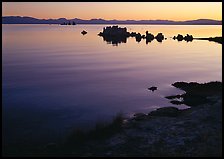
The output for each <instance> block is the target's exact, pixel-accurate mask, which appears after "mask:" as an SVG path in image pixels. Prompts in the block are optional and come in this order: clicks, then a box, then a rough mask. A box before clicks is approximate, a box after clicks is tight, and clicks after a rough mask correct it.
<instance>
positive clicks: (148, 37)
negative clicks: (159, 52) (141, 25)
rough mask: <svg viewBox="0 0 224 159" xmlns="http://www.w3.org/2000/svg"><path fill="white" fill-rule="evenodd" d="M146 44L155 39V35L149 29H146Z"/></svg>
mask: <svg viewBox="0 0 224 159" xmlns="http://www.w3.org/2000/svg"><path fill="white" fill-rule="evenodd" d="M145 38H146V44H147V43H148V42H151V41H152V40H153V39H154V35H153V34H151V33H148V31H146V37H145Z"/></svg>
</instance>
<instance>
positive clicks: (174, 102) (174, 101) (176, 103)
mask: <svg viewBox="0 0 224 159" xmlns="http://www.w3.org/2000/svg"><path fill="white" fill-rule="evenodd" d="M170 103H172V104H175V105H180V104H184V103H183V102H182V101H178V100H172V101H170Z"/></svg>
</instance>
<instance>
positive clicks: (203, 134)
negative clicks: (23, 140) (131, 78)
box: [48, 82, 222, 157]
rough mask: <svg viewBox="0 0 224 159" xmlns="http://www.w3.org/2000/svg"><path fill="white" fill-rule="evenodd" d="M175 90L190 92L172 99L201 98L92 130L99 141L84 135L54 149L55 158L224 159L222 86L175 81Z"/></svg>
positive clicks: (215, 83)
mask: <svg viewBox="0 0 224 159" xmlns="http://www.w3.org/2000/svg"><path fill="white" fill-rule="evenodd" d="M173 86H175V87H177V88H180V89H183V90H184V91H185V92H186V93H184V94H183V95H173V96H169V98H170V99H173V98H176V97H179V96H184V95H185V96H187V97H183V101H182V102H183V103H185V104H188V103H187V102H189V100H190V97H194V96H196V97H197V95H199V94H200V97H201V98H199V99H198V100H199V101H198V102H193V105H192V103H191V102H190V105H191V108H189V109H185V110H179V109H177V108H174V107H164V108H159V109H157V110H155V111H152V112H150V113H149V114H143V113H136V114H135V115H134V117H133V118H130V119H126V120H117V121H116V122H114V123H113V124H111V125H110V126H108V127H101V128H99V129H98V130H96V131H92V132H91V133H96V132H98V133H99V132H100V134H98V137H97V135H95V136H93V137H92V138H91V137H90V136H91V135H90V134H85V135H84V134H82V133H81V134H79V136H77V137H76V138H73V139H71V138H70V141H69V142H68V143H66V144H64V145H63V146H62V147H58V148H56V147H55V149H54V148H53V149H51V150H52V155H53V152H55V150H56V151H57V156H60V155H61V156H90V157H91V156H97V157H101V156H106V157H117V156H121V157H122V156H124V157H130V156H135V157H168V156H170V157H176V156H180V157H199V156H200V157H221V156H222V82H209V83H205V84H198V83H195V82H191V83H186V82H176V83H174V84H173ZM204 98H205V99H206V102H205V100H204ZM202 99H203V100H202ZM193 100H194V101H195V99H193ZM186 101H187V102H186ZM119 121H121V122H119ZM102 134H104V136H103V137H102ZM76 135H77V134H76ZM48 154H49V155H50V153H49V151H48Z"/></svg>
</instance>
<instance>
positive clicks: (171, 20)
mask: <svg viewBox="0 0 224 159" xmlns="http://www.w3.org/2000/svg"><path fill="white" fill-rule="evenodd" d="M3 17H29V18H35V19H41V20H49V19H52V20H53V19H63V18H64V19H66V20H72V19H80V20H93V19H96V20H117V21H128V20H130V21H141V20H153V21H159V20H166V21H174V22H184V21H191V20H215V21H222V19H221V20H217V19H208V18H199V19H191V20H170V19H140V20H135V19H125V20H119V19H103V18H91V19H82V18H77V17H75V18H65V17H60V18H37V17H32V16H21V15H6V16H2V18H3Z"/></svg>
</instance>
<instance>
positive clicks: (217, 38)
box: [194, 37, 222, 44]
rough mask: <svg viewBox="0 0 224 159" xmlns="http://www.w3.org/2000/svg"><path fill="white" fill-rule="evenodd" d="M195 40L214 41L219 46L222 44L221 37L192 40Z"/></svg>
mask: <svg viewBox="0 0 224 159" xmlns="http://www.w3.org/2000/svg"><path fill="white" fill-rule="evenodd" d="M194 39H196V40H208V41H214V42H217V43H219V44H222V37H214V38H212V37H210V38H194Z"/></svg>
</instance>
